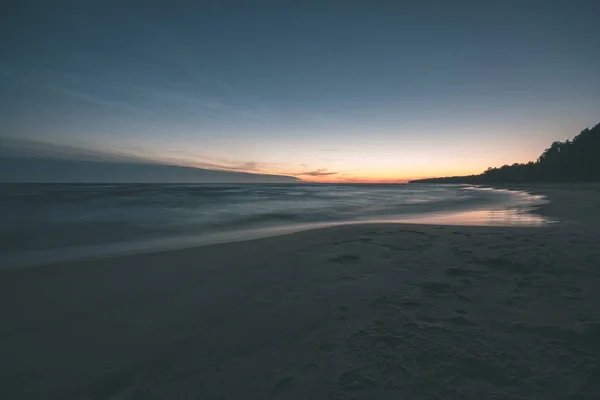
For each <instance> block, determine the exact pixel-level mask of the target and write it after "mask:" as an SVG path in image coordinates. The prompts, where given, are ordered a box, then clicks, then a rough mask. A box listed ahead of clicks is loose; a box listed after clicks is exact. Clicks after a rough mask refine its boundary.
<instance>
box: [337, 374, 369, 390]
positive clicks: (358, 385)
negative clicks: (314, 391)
mask: <svg viewBox="0 0 600 400" xmlns="http://www.w3.org/2000/svg"><path fill="white" fill-rule="evenodd" d="M339 385H340V388H341V389H342V390H343V391H346V392H356V391H366V390H371V389H375V388H376V387H377V385H375V382H373V381H372V380H371V379H370V378H369V377H367V376H366V375H364V374H363V373H362V372H361V371H360V370H353V371H348V372H345V373H343V374H342V375H341V376H340V378H339Z"/></svg>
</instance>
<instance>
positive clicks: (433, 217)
mask: <svg viewBox="0 0 600 400" xmlns="http://www.w3.org/2000/svg"><path fill="white" fill-rule="evenodd" d="M388 221H389V222H398V223H401V222H404V223H414V224H432V225H467V226H523V227H536V226H544V225H547V224H549V223H555V222H556V221H554V220H552V219H550V218H547V217H544V216H541V215H537V214H533V213H532V212H531V210H528V209H496V210H473V211H460V212H451V213H432V214H426V215H419V216H415V217H411V218H394V219H390V220H388Z"/></svg>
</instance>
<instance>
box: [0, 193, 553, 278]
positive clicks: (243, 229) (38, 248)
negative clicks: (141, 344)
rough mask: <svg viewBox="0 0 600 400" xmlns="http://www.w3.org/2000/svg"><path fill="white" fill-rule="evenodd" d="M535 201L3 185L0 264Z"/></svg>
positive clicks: (504, 220) (519, 207)
mask: <svg viewBox="0 0 600 400" xmlns="http://www.w3.org/2000/svg"><path fill="white" fill-rule="evenodd" d="M542 202H544V199H543V197H541V196H535V195H531V194H528V193H525V192H517V191H508V190H496V189H488V188H480V187H473V186H464V185H419V184H410V185H347V184H344V185H331V184H328V185H324V184H245V185H232V184H220V185H214V184H210V185H208V184H158V185H157V184H118V185H106V184H2V185H0V269H5V268H14V267H18V266H24V265H35V264H39V263H44V262H57V261H61V260H67V259H71V258H79V257H86V256H94V255H102V254H117V253H127V252H139V251H146V250H156V249H167V248H176V247H187V246H193V245H196V244H207V243H216V242H224V241H233V240H241V239H246V238H252V237H259V236H268V235H274V234H279V233H283V232H290V231H294V230H301V229H306V228H310V227H319V226H327V225H335V224H341V223H355V222H367V221H384V222H415V223H442V224H459V225H500V226H503V225H504V226H537V225H542V224H544V223H547V222H548V221H547V220H545V219H543V218H542V217H540V216H536V215H534V214H531V213H529V212H528V211H529V210H530V209H531V207H533V206H535V205H537V204H540V203H542Z"/></svg>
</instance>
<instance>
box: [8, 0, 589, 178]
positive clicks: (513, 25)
mask: <svg viewBox="0 0 600 400" xmlns="http://www.w3.org/2000/svg"><path fill="white" fill-rule="evenodd" d="M13 3H14V4H13V6H12V7H9V10H8V13H5V15H4V16H3V17H2V25H3V28H2V29H3V31H2V39H1V40H2V48H1V50H2V54H3V57H2V58H1V60H2V61H0V85H1V88H2V90H1V91H0V101H1V102H2V108H1V110H0V135H4V136H13V137H23V138H28V139H36V140H43V141H47V142H52V143H59V144H60V143H68V144H74V145H78V146H82V147H89V148H93V149H97V150H102V151H106V150H109V151H118V152H125V153H131V154H134V155H141V156H144V157H147V158H153V159H156V160H159V161H163V162H164V161H167V162H174V163H178V164H185V165H193V166H204V167H211V166H212V167H217V168H232V169H236V170H240V169H241V170H246V171H257V172H268V173H282V174H292V175H296V176H299V177H301V178H304V179H330V180H353V179H358V180H378V179H383V180H394V179H409V178H416V177H422V176H433V175H446V174H454V173H473V172H479V171H480V170H482V169H485V167H487V166H494V165H499V164H504V163H512V162H517V161H526V160H530V159H535V158H536V157H537V155H539V153H540V152H541V151H542V150H543V149H544V148H545V147H547V146H548V145H549V144H550V143H551V142H552V141H553V140H558V139H561V140H562V139H566V138H567V137H570V136H574V135H575V134H577V133H578V132H579V131H580V130H581V129H583V128H585V127H586V126H589V125H593V124H595V123H597V122H599V120H600V39H599V38H600V24H598V16H599V15H600V1H576V0H575V1H527V0H522V1H407V2H403V1H395V2H392V1H362V2H358V1H309V0H306V1H297V2H294V1H273V2H260V1H238V2H233V1H213V2H211V1H198V2H181V1H164V2H156V1H144V2H128V1H118V2H113V1H83V0H80V1H71V2H64V1H51V2H50V1H48V2H46V1H36V2H27V1H19V2H13Z"/></svg>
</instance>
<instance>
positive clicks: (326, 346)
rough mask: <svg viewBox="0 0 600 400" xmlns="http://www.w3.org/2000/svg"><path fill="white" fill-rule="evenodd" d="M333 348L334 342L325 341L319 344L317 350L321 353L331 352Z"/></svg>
mask: <svg viewBox="0 0 600 400" xmlns="http://www.w3.org/2000/svg"><path fill="white" fill-rule="evenodd" d="M334 350H335V344H334V343H332V342H325V343H321V344H320V345H319V351H320V352H321V353H323V354H333V351H334Z"/></svg>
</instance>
